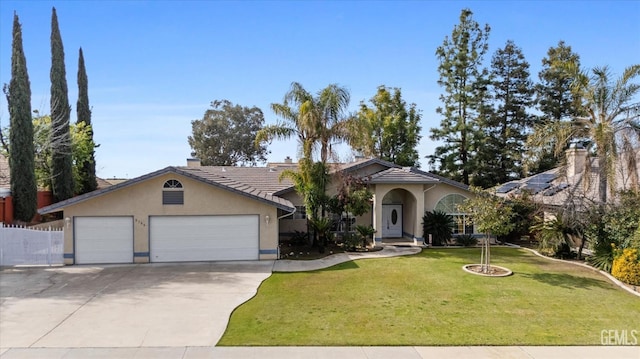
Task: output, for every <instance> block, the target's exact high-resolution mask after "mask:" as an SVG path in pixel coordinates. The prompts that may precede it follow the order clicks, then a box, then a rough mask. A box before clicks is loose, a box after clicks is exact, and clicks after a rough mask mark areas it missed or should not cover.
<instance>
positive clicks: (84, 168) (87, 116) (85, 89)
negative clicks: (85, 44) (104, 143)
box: [76, 48, 98, 194]
mask: <svg viewBox="0 0 640 359" xmlns="http://www.w3.org/2000/svg"><path fill="white" fill-rule="evenodd" d="M76 111H77V114H78V119H77V121H76V124H78V125H80V124H84V125H85V126H91V108H90V107H89V84H88V80H87V70H86V69H85V66H84V55H83V54H82V48H80V51H79V55H78V103H77V105H76ZM89 137H90V141H91V153H90V155H89V158H88V159H87V160H85V161H83V162H82V163H78V164H77V166H78V171H79V174H80V176H79V181H80V183H79V190H80V193H79V194H83V193H87V192H91V191H95V190H96V189H97V188H98V182H97V180H96V162H95V151H94V148H95V143H94V142H93V129H92V128H89Z"/></svg>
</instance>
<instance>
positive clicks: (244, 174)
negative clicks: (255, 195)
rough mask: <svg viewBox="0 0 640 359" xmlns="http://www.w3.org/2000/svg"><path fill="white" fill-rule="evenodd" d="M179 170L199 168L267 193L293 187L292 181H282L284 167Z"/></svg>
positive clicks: (214, 167)
mask: <svg viewBox="0 0 640 359" xmlns="http://www.w3.org/2000/svg"><path fill="white" fill-rule="evenodd" d="M179 168H180V169H183V170H188V169H193V168H197V169H199V170H201V171H203V172H206V173H210V174H213V175H216V176H218V177H220V178H226V179H229V180H233V181H236V182H240V183H245V184H247V185H249V186H250V187H253V188H255V189H258V190H260V191H263V192H266V193H277V192H278V191H281V190H283V189H287V188H290V187H291V186H292V185H293V184H292V183H291V180H289V179H288V178H283V179H282V180H280V175H281V174H282V172H283V171H284V170H285V169H286V168H283V167H232V166H201V167H179ZM289 169H291V168H289ZM294 169H295V168H294Z"/></svg>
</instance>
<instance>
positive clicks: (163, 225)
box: [149, 215, 260, 262]
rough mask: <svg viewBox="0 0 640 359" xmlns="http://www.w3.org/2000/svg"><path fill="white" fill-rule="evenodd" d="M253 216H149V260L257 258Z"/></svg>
mask: <svg viewBox="0 0 640 359" xmlns="http://www.w3.org/2000/svg"><path fill="white" fill-rule="evenodd" d="M258 218H259V217H258V216H257V215H235V216H152V217H150V220H149V241H150V245H149V249H150V258H149V259H150V261H151V262H192V261H219V260H257V259H258V250H259V230H260V229H259V223H258Z"/></svg>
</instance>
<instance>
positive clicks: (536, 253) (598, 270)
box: [507, 243, 640, 297]
mask: <svg viewBox="0 0 640 359" xmlns="http://www.w3.org/2000/svg"><path fill="white" fill-rule="evenodd" d="M507 245H508V246H509V247H514V248H522V249H526V250H528V251H529V252H532V253H533V254H535V255H537V256H538V257H542V258H545V259H548V260H551V261H557V262H562V263H569V264H573V265H577V266H581V267H584V268H588V269H591V270H593V271H595V272H599V273H600V274H602V275H603V276H605V277H606V278H607V279H609V280H610V281H611V282H612V283H613V284H615V285H617V286H618V287H620V288H622V289H624V290H626V291H627V292H629V293H631V294H633V295H635V296H637V297H640V292H637V291H635V290H633V289H631V288H629V286H628V285H626V284H624V283H622V282H621V281H619V280H617V279H616V278H615V277H614V276H612V275H611V274H609V273H607V272H605V271H603V270H600V269H598V268H595V267H592V266H590V265H587V264H584V263H578V262H572V261H567V260H564V259H558V258H551V257H547V256H545V255H544V254H541V253H540V252H538V251H536V250H535V249H531V248H526V247H522V246H519V245H517V244H511V243H507Z"/></svg>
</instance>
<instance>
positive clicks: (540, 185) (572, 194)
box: [496, 144, 640, 210]
mask: <svg viewBox="0 0 640 359" xmlns="http://www.w3.org/2000/svg"><path fill="white" fill-rule="evenodd" d="M631 156H632V158H633V157H635V159H636V160H635V164H636V166H635V168H634V166H633V165H632V166H629V165H628V161H625V159H626V158H627V157H628V156H626V155H625V154H622V155H620V156H619V160H618V161H617V163H616V170H615V185H616V186H615V190H616V191H622V190H630V189H634V188H635V189H637V188H638V179H639V178H640V168H638V166H637V165H638V164H640V152H638V151H636V152H635V153H633V154H632V155H631ZM565 158H566V164H565V165H564V166H560V167H556V168H554V169H551V170H549V171H546V172H543V173H539V174H536V175H533V176H530V177H526V178H523V179H521V180H517V181H511V182H507V183H505V184H502V185H500V186H497V187H496V194H497V195H498V196H501V197H508V196H517V195H519V194H521V193H523V192H524V191H526V192H528V193H529V194H530V195H531V196H532V199H533V200H534V202H536V203H538V204H541V205H543V206H544V207H545V208H549V209H551V208H554V207H567V206H569V205H571V206H573V207H574V208H576V209H578V210H584V209H586V208H588V207H590V206H592V205H593V204H595V203H597V202H598V198H599V197H598V188H599V182H600V180H599V176H598V171H599V165H600V164H599V161H598V159H597V158H595V157H592V156H590V155H589V153H588V151H587V150H586V149H584V148H582V147H580V146H577V145H576V144H572V145H571V147H570V148H569V149H568V150H567V151H566V153H565ZM611 196H612V193H611V190H610V189H607V197H608V198H611Z"/></svg>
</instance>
